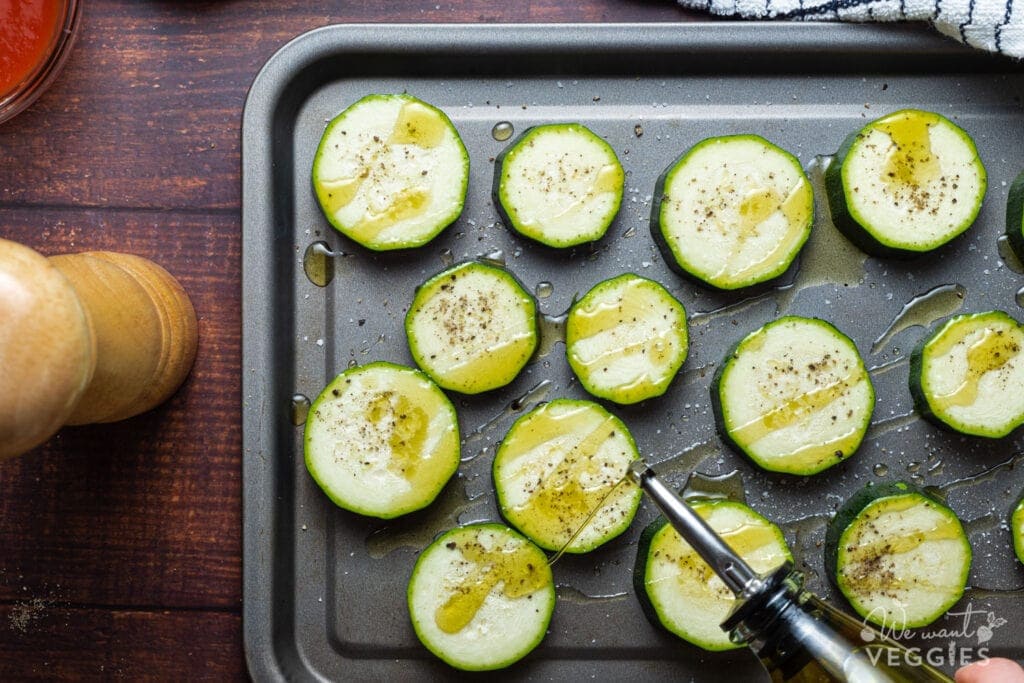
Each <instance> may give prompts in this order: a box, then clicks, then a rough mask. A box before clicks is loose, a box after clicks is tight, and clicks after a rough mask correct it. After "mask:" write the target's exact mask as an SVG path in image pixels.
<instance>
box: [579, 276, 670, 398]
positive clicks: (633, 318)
mask: <svg viewBox="0 0 1024 683" xmlns="http://www.w3.org/2000/svg"><path fill="white" fill-rule="evenodd" d="M565 335H566V339H565V349H566V357H567V358H568V361H569V365H570V366H571V367H572V370H573V372H574V373H576V376H577V377H578V378H579V380H580V383H581V384H582V385H583V387H584V388H585V389H586V390H587V391H589V392H590V393H591V394H593V395H594V396H597V397H599V398H605V399H608V400H610V401H615V402H616V403H621V404H629V403H637V402H639V401H643V400H645V399H648V398H652V397H655V396H660V395H662V394H663V393H665V390H666V389H667V388H668V385H669V383H671V381H672V379H673V378H674V377H675V375H676V373H677V372H678V371H679V368H680V367H681V366H682V364H683V362H684V361H685V360H686V355H687V351H688V348H689V347H688V338H687V328H686V309H684V308H683V305H682V304H681V303H679V301H677V300H676V298H675V297H673V296H672V295H671V294H670V293H669V292H668V290H666V289H665V288H664V287H662V286H661V285H660V284H658V283H657V282H654V281H653V280H648V279H646V278H642V277H639V276H637V275H633V274H631V273H627V274H625V275H620V276H619V277H616V278H612V279H610V280H605V281H604V282H601V283H598V284H597V285H596V286H595V287H594V288H593V289H591V290H590V291H589V292H587V293H586V295H584V297H583V298H582V299H580V300H579V301H578V302H576V303H575V304H574V305H573V307H572V309H571V310H570V311H569V316H568V318H567V320H566V331H565Z"/></svg>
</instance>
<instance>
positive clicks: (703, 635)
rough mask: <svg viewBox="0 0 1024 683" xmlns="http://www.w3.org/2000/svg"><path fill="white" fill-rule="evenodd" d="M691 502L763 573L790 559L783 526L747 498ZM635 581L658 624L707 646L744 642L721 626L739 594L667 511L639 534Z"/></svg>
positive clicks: (643, 604)
mask: <svg viewBox="0 0 1024 683" xmlns="http://www.w3.org/2000/svg"><path fill="white" fill-rule="evenodd" d="M691 507H693V509H694V511H695V512H696V513H697V514H699V515H700V516H701V517H703V518H704V520H705V521H706V522H707V523H708V524H709V525H710V526H711V528H712V529H714V530H715V531H717V532H718V535H719V536H721V537H722V538H723V539H724V540H725V542H726V544H727V545H728V546H729V547H730V548H732V549H733V550H734V551H735V552H736V553H738V554H739V555H740V557H742V558H743V559H744V560H746V562H747V564H749V565H750V567H751V568H752V569H753V570H754V571H756V572H758V573H759V574H766V573H768V572H770V571H771V570H773V569H776V568H778V567H780V566H781V565H782V564H783V563H785V562H787V561H792V559H793V556H792V555H791V554H790V552H789V548H788V546H787V545H786V539H785V538H784V537H783V535H782V531H781V530H780V529H779V527H777V526H776V525H775V524H773V523H772V522H770V521H768V520H767V519H765V518H764V517H762V516H761V515H759V514H758V513H756V512H754V511H753V510H752V509H750V508H749V507H747V506H746V505H744V504H743V503H738V502H734V501H730V500H700V501H694V502H692V503H691ZM633 585H634V588H635V589H636V595H637V598H638V599H639V600H640V605H641V607H643V610H644V614H646V615H647V618H648V619H650V621H651V623H653V624H654V625H656V626H661V627H662V628H665V629H666V630H668V631H669V632H670V633H674V634H675V635H677V636H679V637H680V638H682V639H683V640H686V641H687V642H690V643H692V644H694V645H696V646H697V647H700V648H703V649H705V650H710V651H719V650H733V649H736V648H740V647H743V644H742V643H739V644H737V643H733V642H732V641H731V640H730V639H729V634H728V633H726V632H725V631H723V630H722V627H721V624H722V622H723V621H725V618H726V617H727V616H728V615H729V613H730V611H731V610H732V608H733V607H734V606H735V605H736V596H735V595H734V594H733V592H732V591H731V590H729V588H728V587H727V586H726V585H725V584H724V583H723V582H722V580H721V579H720V578H718V576H717V575H716V574H715V572H714V571H713V570H712V569H711V567H710V566H708V564H707V563H706V562H705V561H704V560H703V559H701V557H700V555H698V554H697V552H696V551H695V550H694V549H693V548H692V547H691V546H690V544H689V543H687V542H686V541H684V540H683V539H682V538H681V537H680V536H679V533H678V532H676V530H675V529H674V528H672V525H671V524H669V523H668V521H667V520H666V519H665V518H663V517H662V518H659V519H656V520H654V522H652V523H651V524H650V525H649V526H648V527H647V528H646V529H644V532H643V534H641V536H640V542H639V544H638V548H637V556H636V567H635V568H634V570H633Z"/></svg>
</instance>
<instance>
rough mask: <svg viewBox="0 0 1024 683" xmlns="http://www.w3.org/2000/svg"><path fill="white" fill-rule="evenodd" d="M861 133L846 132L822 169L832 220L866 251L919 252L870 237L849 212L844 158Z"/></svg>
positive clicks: (894, 255) (894, 254)
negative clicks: (883, 242)
mask: <svg viewBox="0 0 1024 683" xmlns="http://www.w3.org/2000/svg"><path fill="white" fill-rule="evenodd" d="M861 136H862V134H861V132H860V131H857V132H856V133H850V134H849V135H847V136H846V139H845V140H843V144H841V145H839V150H838V151H837V152H836V153H835V156H834V157H833V158H832V161H831V163H829V165H828V168H826V169H825V197H826V198H827V199H828V208H829V212H830V213H831V214H832V224H833V225H835V226H836V228H837V229H838V230H839V232H841V233H843V235H844V236H845V237H846V239H848V240H850V241H851V242H853V243H854V244H855V245H857V248H858V249H860V250H861V251H863V252H864V253H866V254H872V255H873V256H881V257H883V258H902V259H911V258H914V257H916V256H919V254H918V253H917V252H913V251H906V250H904V249H896V248H894V247H888V246H886V245H884V244H882V243H881V242H879V241H877V240H875V239H873V238H872V237H870V236H869V235H868V233H867V232H866V231H865V230H864V228H863V227H861V225H860V223H858V222H857V221H856V220H854V218H853V216H851V215H850V210H849V208H847V206H846V193H845V192H844V191H843V160H844V159H846V155H847V154H849V152H850V148H851V147H852V146H853V143H855V142H857V140H859V139H860V138H861Z"/></svg>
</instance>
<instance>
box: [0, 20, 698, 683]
mask: <svg viewBox="0 0 1024 683" xmlns="http://www.w3.org/2000/svg"><path fill="white" fill-rule="evenodd" d="M703 18H705V17H703V16H701V15H695V14H692V13H687V12H684V11H683V10H680V9H678V8H677V7H676V6H675V5H674V3H673V2H672V0H646V1H644V0H573V1H571V2H570V1H568V0H511V1H509V2H504V3H495V2H492V1H491V0H467V1H465V2H448V1H444V0H376V1H373V0H368V1H365V2H352V1H351V0H334V1H331V2H308V1H301V2H300V1H299V0H276V1H270V0H268V1H267V2H248V1H243V0H237V1H234V2H231V1H228V0H224V1H221V2H207V3H198V2H176V1H171V0H164V1H157V0H145V1H140V0H85V2H84V16H83V19H82V28H81V32H80V35H79V39H78V43H77V46H76V48H75V51H74V53H73V54H72V56H71V59H70V61H69V63H68V65H67V68H66V70H65V71H64V73H63V74H62V75H61V77H60V79H59V80H58V81H57V83H56V84H55V85H54V86H53V87H52V89H51V90H50V91H49V92H47V93H46V94H45V95H44V96H43V97H42V98H41V99H40V100H39V101H38V102H37V103H36V104H35V105H34V106H33V107H32V108H31V109H29V110H28V111H26V112H25V113H23V114H22V115H20V116H19V117H17V118H16V119H14V120H13V121H11V122H9V123H7V124H5V125H2V126H0V237H3V238H7V239H13V240H16V241H19V242H22V243H25V244H28V245H30V246H32V247H34V248H36V249H38V250H39V251H41V252H43V253H44V254H47V255H52V254H57V253H67V252H74V251H85V250H91V249H109V250H117V251H127V252H133V253H137V254H140V255H143V256H146V257H149V258H151V259H153V260H155V261H157V262H158V263H160V264H162V265H163V266H164V267H166V268H167V269H168V270H169V271H170V272H171V273H173V274H174V275H175V276H176V277H178V278H179V279H180V280H181V282H182V284H183V285H184V286H185V288H186V289H187V290H188V292H189V294H190V295H191V297H192V300H193V302H194V304H195V307H196V311H197V314H198V316H199V337H200V344H199V354H198V358H197V361H196V365H195V369H194V370H193V372H192V375H191V377H190V378H189V379H188V381H187V382H186V384H185V386H184V387H183V388H182V389H181V391H179V392H178V394H177V395H175V396H174V397H173V398H172V399H171V400H170V401H169V402H168V403H167V404H165V405H164V406H162V407H160V408H158V409H156V410H154V411H152V412H150V413H148V414H145V415H141V416H139V417H136V418H133V419H131V420H127V421H125V422H122V423H119V424H113V425H100V426H89V427H79V428H73V429H71V428H69V429H65V430H63V431H62V432H60V433H59V434H58V435H57V436H56V437H55V438H53V439H52V440H51V441H50V442H49V443H47V444H46V445H44V446H42V447H40V448H39V449H37V450H36V451H33V452H31V453H28V454H26V455H24V456H22V457H20V458H17V459H14V460H11V461H8V462H4V463H0V680H2V681H11V680H25V679H44V680H50V679H53V678H57V677H59V678H67V679H111V678H128V679H131V680H137V679H157V680H198V679H212V680H232V679H242V678H245V676H246V669H245V660H244V656H243V652H242V629H241V592H242V588H241V577H242V565H241V398H240V391H241V390H240V366H241V346H240V337H241V284H240V270H241V268H240V243H241V219H240V210H241V207H240V160H239V128H240V123H241V116H242V106H243V103H244V100H245V95H246V92H247V90H248V87H249V84H250V83H251V82H252V79H253V77H254V76H255V75H256V72H257V71H258V70H259V67H260V66H261V65H262V64H263V63H264V62H265V61H266V60H267V58H269V57H270V56H271V54H273V53H274V51H275V50H277V49H278V48H279V47H281V46H282V45H283V44H284V43H285V42H287V41H288V40H289V39H291V38H293V37H294V36H296V35H298V34H299V33H302V32H304V31H306V30H308V29H312V28H315V27H318V26H323V25H326V24H331V23H342V22H424V23H425V22H547V21H551V22H562V21H568V22H576V21H579V22H602V21H608V22H611V21H686V20H693V19H703ZM0 324H2V321H0ZM25 390H26V391H45V387H25Z"/></svg>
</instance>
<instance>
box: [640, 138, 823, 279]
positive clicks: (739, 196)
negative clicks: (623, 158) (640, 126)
mask: <svg viewBox="0 0 1024 683" xmlns="http://www.w3.org/2000/svg"><path fill="white" fill-rule="evenodd" d="M661 185H662V187H661V192H660V193H659V197H660V201H659V202H658V203H656V204H655V207H654V220H653V221H652V228H653V229H654V233H655V239H656V240H658V242H659V244H662V245H664V246H667V247H668V250H669V251H670V252H671V257H672V258H671V259H669V262H670V263H671V262H672V261H673V260H674V261H675V263H676V264H677V265H678V266H679V267H680V268H682V269H683V270H684V271H685V272H686V273H688V274H690V275H692V276H694V277H696V278H698V279H700V280H702V281H704V282H705V283H707V284H709V285H711V286H713V287H717V288H719V289H737V288H740V287H747V286H750V285H753V284H756V283H759V282H764V281H766V280H769V279H771V278H774V277H777V276H779V275H781V274H782V273H783V272H785V270H786V269H787V268H788V267H789V265H790V264H791V263H792V261H793V259H794V258H795V257H796V255H797V254H798V253H799V251H800V248H801V247H802V246H803V245H804V243H805V242H806V241H807V237H808V236H809V235H810V231H811V224H812V222H813V218H814V191H813V189H812V188H811V184H810V182H809V181H808V179H807V176H806V174H805V173H804V171H803V168H802V167H801V166H800V162H799V161H798V160H797V159H796V158H795V157H794V156H792V155H791V154H789V153H788V152H786V151H784V150H782V149H780V148H778V147H776V146H775V145H773V144H772V143H770V142H768V141H767V140H765V139H764V138H761V137H759V136H756V135H735V136H727V137H718V138H710V139H708V140H704V141H703V142H700V143H698V144H697V145H695V146H694V147H693V148H692V149H691V150H690V151H688V152H687V153H686V154H685V155H684V156H683V157H682V158H681V159H680V160H679V161H677V162H676V163H675V164H674V165H673V166H672V167H670V168H669V170H668V171H666V173H665V175H664V177H663V180H662V183H661ZM666 258H669V256H668V255H666Z"/></svg>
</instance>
